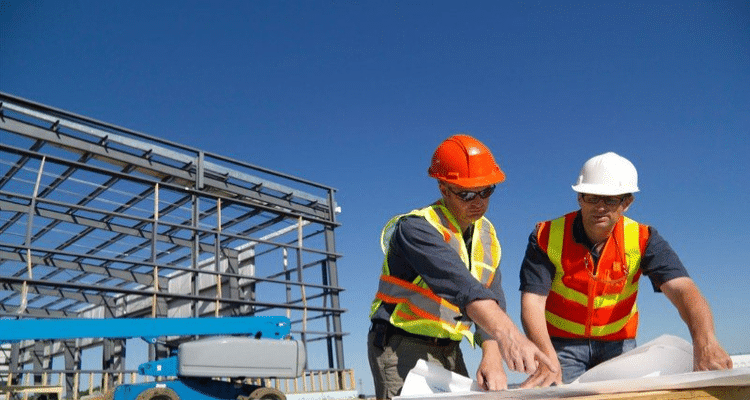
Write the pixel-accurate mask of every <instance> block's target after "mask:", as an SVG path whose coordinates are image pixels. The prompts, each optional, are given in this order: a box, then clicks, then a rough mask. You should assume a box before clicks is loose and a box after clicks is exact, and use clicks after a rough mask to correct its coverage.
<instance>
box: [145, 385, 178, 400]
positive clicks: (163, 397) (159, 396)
mask: <svg viewBox="0 0 750 400" xmlns="http://www.w3.org/2000/svg"><path fill="white" fill-rule="evenodd" d="M135 400H180V396H178V395H177V393H175V391H174V390H172V389H170V388H166V387H159V388H155V387H154V388H148V389H146V390H144V391H142V392H141V393H139V394H138V397H136V398H135Z"/></svg>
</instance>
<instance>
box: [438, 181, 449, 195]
mask: <svg viewBox="0 0 750 400" xmlns="http://www.w3.org/2000/svg"><path fill="white" fill-rule="evenodd" d="M438 190H440V194H441V195H443V197H448V188H447V187H445V185H443V184H442V183H441V182H440V181H438Z"/></svg>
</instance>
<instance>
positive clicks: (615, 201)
mask: <svg viewBox="0 0 750 400" xmlns="http://www.w3.org/2000/svg"><path fill="white" fill-rule="evenodd" d="M632 202H633V196H631V195H619V196H597V195H593V194H588V193H579V194H578V204H579V205H580V206H581V216H582V217H583V226H584V228H585V229H586V233H587V234H589V235H591V234H592V233H595V234H598V235H602V234H607V235H608V234H609V233H610V232H612V229H613V228H614V226H615V224H616V223H617V221H619V220H620V218H622V216H623V215H624V214H625V211H627V210H628V207H630V204H631V203H632ZM589 239H592V240H598V239H601V238H600V237H590V238H589Z"/></svg>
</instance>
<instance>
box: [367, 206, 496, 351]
mask: <svg viewBox="0 0 750 400" xmlns="http://www.w3.org/2000/svg"><path fill="white" fill-rule="evenodd" d="M408 215H415V216H420V217H422V218H425V220H427V221H428V222H429V223H430V225H432V226H433V227H434V228H435V229H437V231H438V232H440V234H441V235H442V236H443V239H444V240H445V242H446V243H448V244H449V245H450V246H451V247H452V248H453V249H454V250H455V251H456V253H457V254H458V255H459V256H460V257H461V260H462V261H463V262H464V264H465V265H466V268H467V269H468V268H469V265H470V264H469V254H468V251H467V249H466V245H465V243H464V241H463V237H462V235H461V231H460V228H459V225H458V223H457V222H456V220H455V218H454V217H453V216H452V215H451V213H450V212H449V211H448V209H447V208H446V207H445V206H443V205H442V204H441V203H437V204H434V205H432V206H429V207H426V208H423V209H421V210H414V211H412V212H410V213H408V214H404V215H399V216H396V217H394V218H392V219H391V220H390V221H389V222H388V223H387V224H386V226H385V227H384V228H383V232H382V234H381V247H382V249H383V252H384V253H385V260H384V261H383V272H382V275H381V277H380V283H379V285H378V293H377V294H376V296H375V301H373V304H372V307H371V311H370V316H372V315H373V314H374V313H375V311H376V310H377V309H378V307H379V306H380V304H381V303H382V302H385V303H388V304H395V305H396V307H395V309H394V311H393V313H392V314H391V319H390V322H391V324H393V325H394V326H397V327H400V328H401V329H404V330H406V331H409V332H411V333H415V334H420V335H426V336H431V337H438V338H451V339H453V340H461V338H462V336H466V338H467V339H468V340H469V342H470V343H471V344H472V345H473V344H474V336H473V334H472V333H471V330H470V329H471V320H469V319H468V318H466V317H465V316H463V315H462V314H461V312H460V309H459V308H458V307H457V306H455V305H454V304H451V303H450V302H448V301H447V300H445V299H443V298H441V297H439V296H437V295H436V294H435V293H433V292H432V291H431V290H430V289H429V288H428V286H427V284H426V283H424V281H423V280H422V278H421V277H417V278H416V279H414V281H412V282H407V281H404V280H402V279H398V278H395V277H393V276H391V275H390V269H389V268H388V246H389V243H390V237H391V234H392V233H393V229H394V228H395V226H396V223H397V222H398V221H399V220H400V219H401V218H402V217H405V216H408ZM471 243H472V244H471V250H472V251H471V266H472V268H471V272H472V275H473V276H474V278H476V279H477V280H478V281H480V282H481V283H482V284H483V285H485V286H486V287H489V286H490V284H491V283H492V280H493V279H494V277H495V272H496V271H497V266H498V265H499V264H500V256H501V250H500V244H499V242H498V240H497V236H496V234H495V228H494V227H493V226H492V224H491V223H490V221H489V220H487V219H486V218H484V217H483V218H482V219H480V220H479V221H477V222H475V223H474V233H473V236H472V242H471Z"/></svg>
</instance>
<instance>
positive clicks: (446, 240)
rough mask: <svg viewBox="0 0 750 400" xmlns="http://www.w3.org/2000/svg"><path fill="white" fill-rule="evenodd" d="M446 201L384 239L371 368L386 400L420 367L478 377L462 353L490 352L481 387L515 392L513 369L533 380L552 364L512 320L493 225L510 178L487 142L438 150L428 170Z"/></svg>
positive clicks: (405, 219) (462, 138)
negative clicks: (498, 191)
mask: <svg viewBox="0 0 750 400" xmlns="http://www.w3.org/2000/svg"><path fill="white" fill-rule="evenodd" d="M428 174H429V176H431V177H433V178H435V179H437V181H438V189H439V190H440V194H441V199H440V200H438V201H436V202H435V203H433V204H432V205H430V206H427V207H425V208H422V209H418V210H413V211H411V212H409V213H407V214H403V215H398V216H396V217H394V218H392V219H391V220H390V221H389V222H388V223H387V224H386V226H385V228H384V229H383V232H382V235H381V247H382V249H383V252H384V254H385V259H384V261H383V269H382V275H381V277H380V282H379V286H378V291H377V294H376V296H375V300H374V301H373V303H372V307H371V312H370V319H371V322H372V324H371V328H370V331H369V334H368V338H367V341H368V358H369V361H370V368H371V370H372V374H373V378H374V383H375V392H376V397H377V398H378V399H386V398H392V397H394V396H397V395H399V393H400V391H401V388H402V386H403V384H404V380H405V378H406V375H407V374H408V373H409V371H410V370H411V369H412V368H413V367H414V366H415V365H416V363H417V361H418V360H419V359H424V360H426V361H428V362H433V363H438V364H440V365H442V367H444V368H445V369H447V370H450V371H453V372H456V373H459V374H461V375H464V376H468V372H467V370H466V365H465V364H464V360H463V355H462V354H461V349H460V347H459V343H460V342H461V339H462V338H464V337H465V338H467V339H468V341H469V342H470V343H471V344H472V345H474V343H475V333H473V332H472V331H471V326H472V321H473V322H474V323H476V324H477V325H478V329H477V332H476V342H478V344H479V345H480V346H481V348H482V360H481V361H480V365H479V368H478V370H477V374H476V377H477V381H478V383H479V385H480V386H481V387H484V388H485V389H487V390H500V389H505V388H507V377H506V375H505V371H504V369H503V359H504V360H505V362H506V363H507V364H508V367H509V368H510V369H511V370H513V371H519V372H525V373H528V374H530V373H533V372H534V371H535V370H536V368H537V363H538V362H542V363H546V364H547V365H548V369H550V370H553V371H554V368H555V367H554V366H553V365H552V362H551V361H550V360H549V359H548V358H547V357H546V356H545V355H544V354H543V353H542V352H541V351H540V350H539V349H538V348H537V347H536V346H535V345H534V344H533V343H531V341H530V340H528V338H526V337H525V336H524V335H523V334H522V333H521V331H520V329H518V328H517V327H516V326H515V325H514V324H513V322H512V321H511V320H510V318H509V317H508V315H507V314H506V313H505V311H504V308H505V296H504V294H503V290H502V288H501V286H500V271H499V270H498V269H497V267H498V265H499V263H500V244H499V243H498V240H497V237H496V235H495V228H494V227H493V226H492V224H491V223H490V221H489V220H488V219H487V218H485V217H484V214H485V212H486V211H487V207H488V206H489V201H490V196H491V195H492V193H493V191H494V190H495V185H496V184H498V183H500V182H502V181H504V180H505V174H504V173H503V172H502V171H501V170H500V167H498V165H497V164H496V163H495V160H494V158H493V156H492V154H491V153H490V151H489V150H488V149H487V147H485V146H484V145H483V144H482V143H481V142H479V141H478V140H476V139H474V138H473V137H471V136H467V135H454V136H451V137H449V138H448V139H446V140H445V141H443V142H442V143H441V144H440V145H439V146H438V148H437V150H435V153H434V155H433V157H432V163H431V165H430V167H429V170H428Z"/></svg>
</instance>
